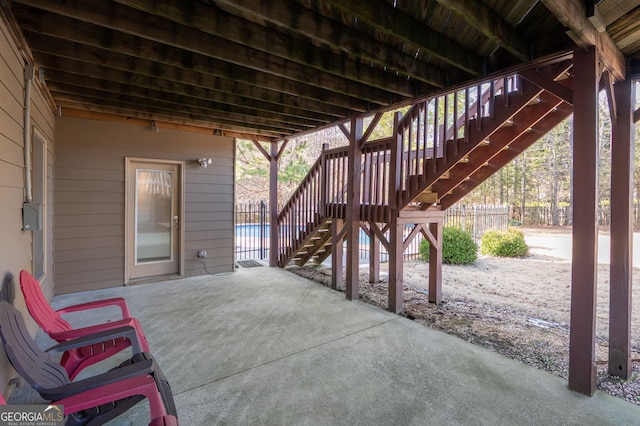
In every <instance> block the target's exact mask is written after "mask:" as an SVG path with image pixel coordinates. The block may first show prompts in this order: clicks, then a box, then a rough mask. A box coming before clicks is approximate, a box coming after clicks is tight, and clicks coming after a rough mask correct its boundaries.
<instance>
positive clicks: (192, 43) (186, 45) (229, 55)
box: [16, 0, 416, 97]
mask: <svg viewBox="0 0 640 426" xmlns="http://www.w3.org/2000/svg"><path fill="white" fill-rule="evenodd" d="M16 3H20V4H25V5H28V6H30V7H34V8H37V9H40V10H46V11H48V12H50V13H53V14H56V15H60V16H65V17H67V18H71V19H74V20H79V21H84V22H87V23H90V24H91V25H98V26H100V27H103V28H108V29H111V30H113V31H117V32H122V33H125V34H129V35H131V36H134V37H140V38H143V39H146V40H149V41H152V42H155V43H160V44H163V45H167V46H172V47H174V48H177V49H183V50H186V51H190V52H193V53H197V54H200V55H204V56H209V57H212V58H217V59H220V60H224V61H227V62H230V63H234V64H237V65H243V66H249V67H251V68H253V69H255V70H258V71H263V72H268V73H272V74H274V75H277V76H280V77H286V78H291V79H294V80H297V81H301V82H308V83H310V84H315V85H316V86H317V87H326V88H330V87H332V85H336V86H337V85H342V86H343V89H346V90H341V91H343V92H346V93H349V90H355V91H356V92H359V91H364V90H365V87H368V88H369V90H371V87H375V88H377V89H378V90H380V91H381V92H392V93H395V94H397V95H401V96H404V97H412V96H414V95H415V93H416V87H415V84H414V82H412V81H408V80H407V79H406V78H397V77H396V76H395V75H394V74H391V73H387V72H384V71H382V70H378V69H375V68H372V67H371V66H369V65H364V64H362V63H360V62H357V61H354V60H351V59H348V58H347V57H346V56H345V55H342V56H339V55H335V54H333V53H331V52H329V51H328V50H324V49H318V48H313V47H312V46H310V45H309V44H308V43H305V42H303V41H299V40H297V39H296V38H294V37H283V36H282V34H278V33H277V32H275V31H271V30H268V29H266V28H265V27H262V26H260V25H256V24H251V23H250V22H249V21H246V20H243V19H240V18H237V17H235V16H232V15H229V14H225V13H222V12H219V13H215V12H214V11H215V9H214V8H212V7H209V8H208V9H209V10H210V11H212V12H213V13H209V14H208V16H207V17H208V21H206V25H205V22H201V26H202V27H203V28H208V29H209V33H205V32H204V31H201V30H199V29H195V28H191V27H189V26H186V25H182V24H179V23H178V22H176V21H169V20H167V19H165V18H163V17H159V16H155V15H151V14H150V13H147V12H143V11H140V10H136V9H132V8H130V7H127V6H122V5H119V4H117V3H114V2H112V1H107V0H97V1H92V2H91V3H86V2H79V3H74V4H68V3H67V2H65V1H64V0H17V1H16ZM164 4H165V5H169V4H172V5H173V4H174V3H172V2H167V3H164ZM194 5H195V3H194ZM169 9H170V10H169V11H168V12H167V13H166V15H167V16H171V17H173V18H174V19H176V20H177V21H184V19H181V18H180V17H181V16H184V11H183V7H182V6H181V5H180V4H179V3H177V4H175V7H173V8H169ZM160 10H162V9H160ZM192 17H193V19H192V21H197V16H195V15H194V16H192ZM41 19H46V18H45V17H41ZM94 31H95V29H94ZM213 32H215V35H212V34H211V33H213ZM112 37H117V35H116V33H113V34H112ZM249 46H251V47H249ZM314 70H315V71H316V72H314ZM317 71H320V72H317ZM327 73H328V74H331V76H328V75H326V74H327ZM336 89H337V87H336Z"/></svg>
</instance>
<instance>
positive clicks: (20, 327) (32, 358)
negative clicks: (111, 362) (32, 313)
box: [0, 300, 71, 391]
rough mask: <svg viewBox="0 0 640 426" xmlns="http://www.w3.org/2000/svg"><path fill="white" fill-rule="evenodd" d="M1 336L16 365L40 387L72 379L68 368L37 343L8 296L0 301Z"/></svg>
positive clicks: (45, 387) (17, 369)
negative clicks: (9, 301)
mask: <svg viewBox="0 0 640 426" xmlns="http://www.w3.org/2000/svg"><path fill="white" fill-rule="evenodd" d="M0 336H1V337H2V343H3V344H4V349H5V351H6V353H7V357H8V358H9V361H10V362H11V365H13V368H15V369H16V371H17V372H18V373H19V374H20V375H21V376H22V377H23V378H24V379H25V380H26V381H27V382H28V383H29V384H30V385H31V386H32V387H33V388H34V389H36V390H37V391H41V390H47V389H53V388H57V387H59V386H62V385H66V384H68V383H70V382H71V380H69V376H68V375H67V372H66V371H65V369H64V368H62V367H61V366H60V365H59V364H58V363H56V362H55V361H53V360H52V359H51V358H50V357H49V354H47V353H46V352H44V351H43V350H42V349H40V348H39V347H38V346H37V345H36V344H35V342H34V341H33V338H32V337H31V335H30V334H29V330H28V329H27V326H26V324H25V323H24V320H23V318H22V314H20V312H18V310H17V309H16V308H14V307H13V306H12V305H11V304H9V303H8V302H6V301H4V300H3V301H1V302H0Z"/></svg>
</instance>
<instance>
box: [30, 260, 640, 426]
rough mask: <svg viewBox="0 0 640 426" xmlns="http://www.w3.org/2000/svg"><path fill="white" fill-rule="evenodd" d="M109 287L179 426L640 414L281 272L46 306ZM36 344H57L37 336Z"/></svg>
mask: <svg viewBox="0 0 640 426" xmlns="http://www.w3.org/2000/svg"><path fill="white" fill-rule="evenodd" d="M115 296H123V297H125V298H126V299H127V302H128V304H129V306H130V308H131V312H132V314H133V315H134V316H136V317H137V318H138V319H139V320H140V322H141V324H142V326H143V328H144V330H145V334H146V335H147V338H148V340H149V344H150V346H151V350H152V352H153V354H154V355H155V357H156V358H157V360H158V362H159V364H160V366H161V367H162V369H163V371H164V373H165V374H166V376H167V377H168V379H169V380H170V382H171V385H172V388H173V392H174V394H175V399H176V404H177V407H178V413H179V418H180V423H181V425H183V426H193V425H217V424H228V425H292V424H295V425H341V424H342V425H392V424H398V425H399V424H403V425H605V424H610V425H630V424H638V423H640V407H638V406H635V405H632V404H630V403H627V402H625V401H623V400H620V399H617V398H614V397H611V396H609V395H607V394H605V393H602V392H597V393H596V395H595V396H593V397H591V398H589V397H586V396H583V395H581V394H578V393H576V392H572V391H570V390H568V388H567V382H566V381H565V380H563V379H561V378H559V377H556V376H553V375H551V374H548V373H546V372H544V371H540V370H537V369H535V368H532V367H528V366H525V365H523V364H520V363H518V362H516V361H513V360H511V359H507V358H504V357H502V356H500V355H498V354H496V353H494V352H491V351H489V350H486V349H483V348H480V347H478V346H474V345H472V344H470V343H467V342H465V341H463V340H461V339H459V338H456V337H453V336H449V335H447V334H445V333H442V332H439V331H435V330H431V329H429V328H425V327H424V326H421V325H419V324H416V323H414V322H412V321H410V320H408V319H406V318H403V317H400V316H398V315H394V314H391V313H389V312H386V311H383V310H381V309H379V308H376V307H373V306H370V305H368V304H365V303H362V302H349V301H347V300H346V299H345V298H344V295H343V294H342V293H338V292H335V291H332V290H330V289H328V288H325V287H323V286H321V285H319V284H316V283H314V282H312V281H308V280H306V279H304V278H301V277H298V276H296V275H293V274H291V273H289V272H287V271H284V270H281V269H275V268H268V267H256V268H249V269H244V268H240V269H238V270H237V272H235V273H232V274H228V275H216V276H204V277H194V278H187V279H182V280H175V281H166V282H157V283H151V284H144V285H135V286H130V287H121V288H114V289H108V290H100V291H92V292H85V293H77V294H72V295H64V296H57V297H55V298H54V300H53V302H52V303H53V305H54V307H56V308H60V307H63V306H66V305H69V304H76V303H81V302H85V301H89V300H95V299H99V298H106V297H115ZM105 311H106V310H105ZM114 312H115V311H112V312H103V313H102V314H101V315H100V316H99V317H98V316H96V317H95V318H94V319H95V320H102V319H103V318H101V317H105V318H106V317H108V316H109V315H111V314H112V313H114ZM74 315H75V316H74V317H71V320H72V321H73V322H75V321H78V315H77V314H74ZM81 321H82V323H84V322H85V321H86V320H81ZM38 342H39V344H40V345H42V346H47V345H49V344H50V341H49V340H48V338H47V337H46V336H43V335H42V332H39V333H38ZM109 362H112V363H113V362H114V361H113V360H110V361H109ZM105 363H106V362H105ZM146 416H147V411H146V410H145V407H138V408H135V409H134V410H131V411H130V412H128V413H127V415H126V416H124V417H123V418H120V419H117V420H116V421H114V422H112V424H118V425H128V424H136V425H137V424H146V421H147V418H146Z"/></svg>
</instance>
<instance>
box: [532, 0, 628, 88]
mask: <svg viewBox="0 0 640 426" xmlns="http://www.w3.org/2000/svg"><path fill="white" fill-rule="evenodd" d="M542 3H543V4H544V5H545V6H546V7H547V9H549V11H551V13H553V14H554V15H555V16H556V18H558V20H559V21H560V22H562V24H563V25H565V26H566V27H567V28H569V32H568V34H569V36H570V37H571V38H572V39H573V41H574V42H575V43H576V44H577V45H578V46H579V47H583V48H587V47H590V46H595V47H596V48H597V52H598V55H599V56H600V61H601V62H602V64H603V65H604V66H605V68H607V69H608V70H609V71H610V72H611V73H612V74H613V76H614V77H615V78H616V79H617V80H624V79H626V71H627V70H626V60H625V58H624V55H623V54H622V52H621V51H620V49H619V48H618V46H617V45H616V43H615V41H613V39H612V38H611V36H610V35H609V34H608V33H606V32H603V33H600V32H598V30H597V29H596V28H595V27H594V26H593V24H592V23H591V22H590V21H589V19H588V18H587V10H586V7H585V5H584V2H582V1H581V0H564V1H557V0H542Z"/></svg>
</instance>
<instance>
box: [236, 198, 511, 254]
mask: <svg viewBox="0 0 640 426" xmlns="http://www.w3.org/2000/svg"><path fill="white" fill-rule="evenodd" d="M235 212H236V226H235V239H236V241H235V256H236V260H245V259H261V260H267V259H269V205H268V204H267V203H266V202H259V203H252V204H238V205H236V208H235ZM444 224H445V226H457V227H459V228H462V229H464V230H466V231H468V232H469V233H470V234H471V235H472V236H473V238H474V240H475V241H476V242H479V241H480V238H482V234H484V233H485V232H486V231H489V230H506V229H508V226H509V207H508V206H485V205H474V206H468V207H466V206H462V207H451V208H449V209H447V211H446V214H445V223H444ZM412 226H413V225H407V228H406V230H405V237H406V236H408V235H409V233H410V232H411V228H412ZM422 239H423V237H422V235H419V236H418V237H416V238H414V240H413V241H412V242H411V243H410V244H409V246H408V247H407V248H406V250H405V252H404V258H405V259H415V258H418V257H419V256H420V250H419V247H420V244H421V242H422ZM368 256H369V237H368V236H367V234H366V233H365V231H363V230H361V231H360V258H361V259H367V258H368ZM388 257H389V255H388V253H387V252H386V250H385V249H384V247H381V249H380V260H381V261H383V262H384V261H386V260H388Z"/></svg>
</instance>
